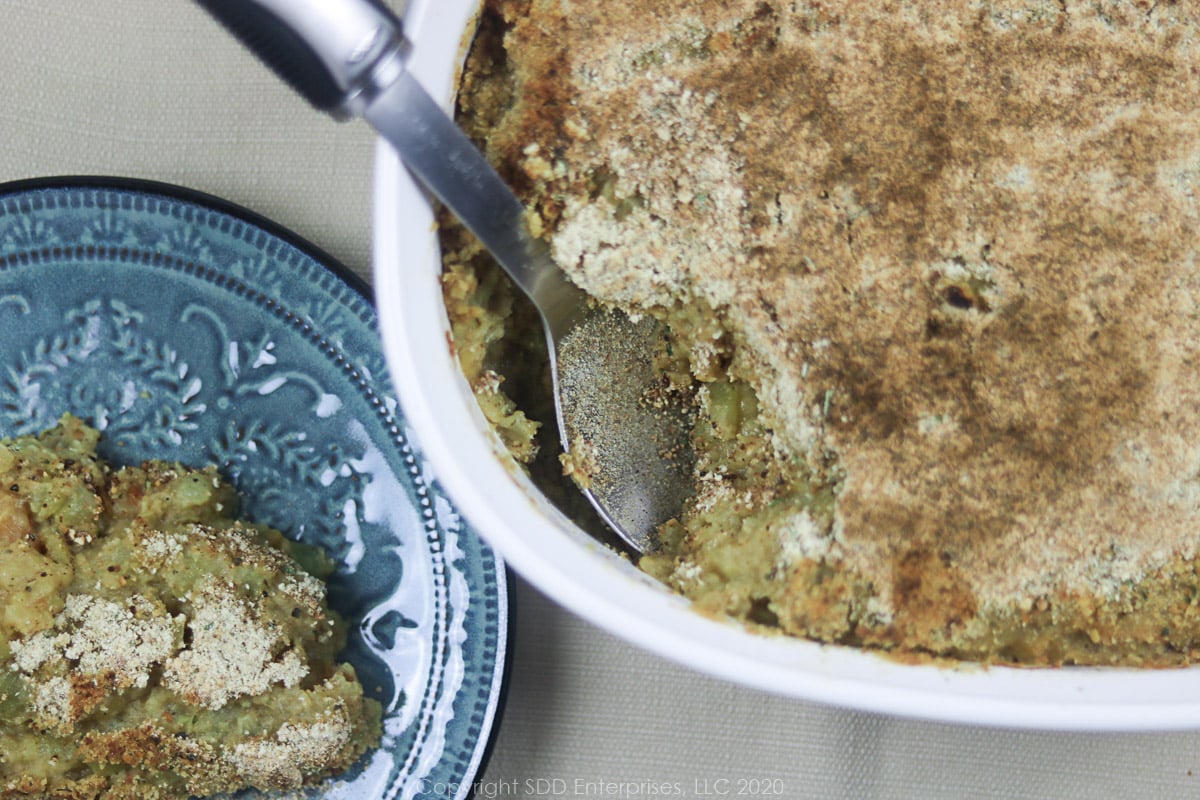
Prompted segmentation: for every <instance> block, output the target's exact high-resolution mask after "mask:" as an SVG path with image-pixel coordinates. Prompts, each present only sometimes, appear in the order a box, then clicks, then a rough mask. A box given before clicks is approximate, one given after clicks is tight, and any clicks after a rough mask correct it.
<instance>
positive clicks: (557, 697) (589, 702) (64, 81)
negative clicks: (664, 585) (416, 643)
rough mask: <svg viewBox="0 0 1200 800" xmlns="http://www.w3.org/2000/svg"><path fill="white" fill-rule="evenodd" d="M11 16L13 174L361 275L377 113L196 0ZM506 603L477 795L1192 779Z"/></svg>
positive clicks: (1054, 786) (1198, 741) (1180, 785)
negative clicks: (167, 201)
mask: <svg viewBox="0 0 1200 800" xmlns="http://www.w3.org/2000/svg"><path fill="white" fill-rule="evenodd" d="M0 19H3V20H4V23H3V27H4V33H5V37H4V38H5V43H4V47H3V48H0V75H3V82H4V95H3V102H2V103H0V180H14V179H18V178H30V177H40V176H49V175H80V174H88V175H116V176H123V177H137V178H148V179H154V180H159V181H167V182H171V183H176V184H180V185H183V186H187V187H190V188H192V189H197V190H200V191H203V192H207V193H210V194H214V195H218V196H220V197H223V198H225V199H227V200H230V201H232V202H235V203H238V204H240V205H242V206H245V207H246V208H249V209H251V210H253V211H255V212H257V213H259V214H262V215H265V216H267V217H269V218H271V219H273V220H275V221H276V222H278V223H280V224H282V225H284V226H286V227H288V228H290V229H292V230H293V231H295V232H296V233H298V234H300V235H301V236H303V237H305V238H307V239H308V240H309V241H311V242H313V243H314V244H316V245H317V246H319V247H321V248H323V249H324V250H326V251H327V252H329V253H330V254H332V255H333V256H334V257H335V258H337V259H339V260H341V261H342V262H343V263H344V264H346V265H347V266H349V267H350V268H351V269H353V270H354V271H355V272H357V273H358V274H360V275H362V276H363V277H366V278H369V276H370V235H371V222H370V197H371V171H372V148H373V141H374V140H373V137H372V135H371V132H370V131H369V130H368V129H367V128H366V126H365V125H363V124H362V123H348V124H338V123H334V122H332V121H331V120H329V119H328V118H327V117H324V116H322V115H320V114H317V113H316V112H314V111H312V110H310V109H309V107H308V106H307V105H305V103H304V102H303V101H302V100H300V98H298V97H297V96H296V95H294V94H292V93H291V91H290V90H288V89H286V88H285V87H283V86H282V85H281V84H280V83H279V82H278V81H277V80H276V79H275V78H274V77H273V76H272V75H270V74H269V73H268V72H267V71H266V70H265V69H263V68H262V67H260V66H259V65H258V64H257V62H255V61H254V60H253V59H252V58H251V57H250V56H249V55H248V54H246V53H245V52H243V51H242V50H241V49H240V48H239V47H238V46H237V45H236V44H235V43H233V41H232V39H230V38H229V37H228V36H227V35H226V34H224V33H223V32H222V31H221V30H220V29H218V28H217V27H216V25H215V24H213V23H212V22H211V21H210V20H209V19H208V18H207V17H206V16H205V15H204V14H203V13H202V12H200V11H199V10H198V9H197V8H196V7H195V6H194V5H193V4H191V3H189V2H185V0H167V1H164V0H120V1H119V2H118V0H87V1H86V2H85V1H84V0H53V2H34V1H33V0H0ZM513 608H514V615H515V617H514V628H513V634H514V635H513V639H512V647H511V651H510V656H511V658H512V666H511V683H510V686H509V691H508V702H507V707H506V709H505V711H504V714H503V718H502V721H501V723H500V726H499V729H498V731H497V735H496V740H495V745H494V749H493V752H492V754H491V758H490V760H489V762H488V764H487V765H486V767H485V769H484V770H483V772H482V773H481V774H480V775H479V776H478V778H477V781H476V784H477V785H476V797H480V798H493V797H588V798H642V797H647V798H649V797H662V796H677V797H699V798H704V797H743V798H745V797H752V798H767V797H784V798H810V797H811V798H855V799H857V798H915V797H935V798H937V797H945V798H967V797H972V798H985V797H986V798H993V797H994V798H1020V797H1044V798H1061V799H1062V800H1070V799H1071V798H1088V799H1089V800H1091V799H1092V798H1098V797H1124V796H1129V797H1139V798H1145V797H1150V798H1153V797H1200V733H1163V734H1159V733H1146V734H1109V735H1101V734H1063V733H1045V732H1023V731H1011V730H988V729H983V728H970V727H962V726H952V725H941V724H932V723H926V722H920V721H911V720H899V719H892V718H887V717H883V716H875V715H870V714H864V713H857V712H847V711H843V710H840V709H834V708H827V707H822V706H818V705H813V704H808V703H802V702H795V701H791V700H784V699H780V698H777V697H774V696H771V695H768V694H764V693H761V692H757V691H750V690H746V689H742V688H738V687H735V686H731V685H728V684H725V683H722V682H719V681H715V680H712V679H709V678H707V677H703V676H700V675H697V674H694V673H692V672H690V671H688V670H686V669H683V668H680V667H678V666H675V665H674V664H671V663H668V662H666V661H663V660H661V659H658V658H656V657H654V656H650V655H647V654H645V653H642V652H639V651H637V650H635V649H633V648H631V647H629V646H627V645H625V644H624V643H622V642H621V641H619V640H617V639H615V638H613V637H611V636H609V635H608V634H605V633H603V632H601V631H598V630H597V629H595V628H594V627H592V626H591V625H589V624H588V623H585V622H583V621H581V620H579V619H577V618H575V617H573V616H571V615H570V614H568V613H566V612H564V611H562V610H561V609H559V608H558V607H556V606H555V605H554V604H553V603H551V602H549V601H548V600H546V599H544V598H543V597H541V596H540V595H539V594H538V593H537V592H536V591H534V590H533V589H531V588H529V587H528V586H527V585H526V584H524V583H522V582H521V581H520V580H519V578H518V579H517V581H516V592H515V597H514V603H513ZM1197 726H1198V729H1200V720H1197Z"/></svg>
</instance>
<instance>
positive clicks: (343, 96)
mask: <svg viewBox="0 0 1200 800" xmlns="http://www.w3.org/2000/svg"><path fill="white" fill-rule="evenodd" d="M196 2H197V3H198V4H199V5H200V6H202V7H203V8H204V9H205V10H207V11H208V12H209V13H210V14H211V15H212V16H214V17H215V18H216V19H217V20H218V21H219V22H221V23H222V24H223V25H224V26H225V27H226V28H227V29H228V30H229V31H230V32H231V33H232V34H233V35H234V36H236V37H237V38H238V39H240V40H241V41H242V43H243V44H244V45H246V46H247V47H248V48H249V49H250V50H251V51H252V52H253V53H254V54H255V55H257V56H258V57H259V58H260V59H261V60H262V61H263V62H264V63H266V64H267V66H269V67H271V68H272V69H273V70H274V71H275V73H276V74H277V75H278V76H279V77H281V78H282V79H283V80H284V81H286V82H287V83H288V84H289V85H291V87H292V88H293V89H295V90H296V91H297V92H299V93H300V94H301V95H303V96H304V97H305V98H306V99H307V100H308V101H309V102H310V103H311V104H312V105H313V106H315V107H316V108H317V109H319V110H321V111H325V112H327V113H330V114H331V115H333V116H334V117H335V118H337V119H342V120H345V119H353V118H357V117H361V118H363V119H365V120H366V121H367V122H369V123H370V124H371V125H372V126H373V127H374V128H375V129H376V130H377V131H378V132H379V133H380V134H381V135H382V136H383V137H384V138H385V139H386V140H387V141H388V142H389V143H390V144H391V145H392V147H393V148H394V149H395V150H396V152H397V154H398V155H399V156H400V159H401V160H402V161H403V162H404V164H405V166H406V167H407V168H408V169H409V171H410V172H411V173H412V174H413V175H414V176H415V177H416V179H417V180H418V181H419V182H420V183H421V184H422V185H423V186H424V187H425V188H426V189H427V190H429V192H430V193H431V194H432V195H433V196H434V197H436V198H437V199H438V200H440V201H441V202H442V203H443V204H444V205H445V206H446V207H447V208H448V209H449V210H450V211H451V212H453V213H454V215H455V216H457V217H458V218H459V220H460V221H462V223H463V224H464V225H465V226H466V228H467V229H468V230H470V231H471V232H472V233H473V234H474V235H475V236H476V237H478V239H479V240H480V241H481V242H482V243H483V245H484V246H485V247H486V248H487V249H488V251H490V252H491V254H492V256H493V257H494V258H495V259H496V261H497V262H498V263H499V264H500V266H501V267H502V268H503V269H504V270H505V271H506V272H507V273H508V274H509V275H510V276H511V277H512V278H513V280H514V281H515V282H516V283H517V285H518V286H519V287H520V288H521V289H522V290H523V291H524V292H525V294H526V295H528V296H529V298H530V300H532V301H533V304H534V306H535V307H536V308H537V310H538V312H539V314H540V316H541V321H542V326H543V329H544V333H545V337H546V343H547V349H548V351H549V357H550V374H551V377H552V379H553V381H552V382H553V387H554V407H555V416H556V418H557V423H558V428H559V432H560V436H561V439H562V443H563V449H564V450H565V451H566V452H567V456H568V463H570V464H571V465H572V472H573V473H574V475H575V476H576V483H577V484H578V485H579V486H580V489H581V490H582V491H583V493H584V495H585V496H586V497H587V498H588V500H589V501H590V502H591V504H592V506H593V507H594V508H595V509H596V511H597V512H598V513H599V515H600V517H601V518H602V519H603V520H604V522H605V523H607V525H608V526H609V527H610V528H611V529H612V530H613V531H614V532H615V533H616V534H617V535H618V536H619V537H620V538H621V539H623V540H624V541H625V542H626V543H627V544H628V545H629V546H630V547H632V548H633V549H634V550H635V551H637V552H646V551H649V550H651V549H653V547H654V541H655V540H654V533H655V529H656V528H657V527H658V526H659V525H661V524H662V523H663V522H666V521H667V520H669V519H671V518H672V517H673V516H675V515H676V514H678V513H679V511H680V509H681V508H682V506H683V504H684V502H685V501H686V499H687V498H688V496H689V495H690V494H691V491H692V466H693V461H694V457H693V454H692V451H691V448H690V445H689V431H690V427H691V426H690V421H689V409H688V408H687V407H686V404H682V403H678V402H664V401H663V400H662V389H663V386H662V384H661V374H660V373H659V372H658V371H657V370H656V369H655V368H654V357H655V355H654V354H655V352H656V349H657V348H658V347H660V346H661V344H662V340H663V329H662V326H661V325H660V324H659V323H658V322H657V321H655V320H654V319H653V318H651V317H649V316H643V317H641V318H639V319H633V318H631V317H630V316H628V315H626V314H624V313H623V312H621V311H617V310H612V309H606V308H604V307H602V306H600V305H598V304H596V303H594V302H592V301H590V300H589V298H588V297H587V295H586V294H584V292H583V291H581V290H580V289H579V288H578V287H576V286H575V284H573V283H572V282H571V281H570V280H569V279H568V278H567V276H566V275H565V274H564V273H563V271H562V270H561V269H560V268H559V266H558V265H557V264H556V263H555V262H554V260H553V259H552V258H551V255H550V251H549V248H548V247H547V245H546V243H545V242H543V241H542V240H540V239H538V238H536V237H534V236H533V235H531V234H530V232H529V229H528V227H527V224H526V222H525V208H524V206H523V205H522V204H521V201H520V200H518V199H517V197H516V195H515V194H513V192H512V190H511V189H510V188H509V187H508V185H507V184H506V183H505V182H504V180H503V179H502V178H501V177H500V176H499V174H497V172H496V171H495V170H494V169H493V168H492V167H491V165H490V164H489V163H488V161H487V159H486V158H485V157H484V156H483V155H482V154H481V153H480V152H479V150H478V149H477V148H476V147H475V146H474V144H472V142H471V141H470V139H469V138H468V137H467V136H466V134H464V133H463V132H462V130H460V129H459V127H458V126H457V125H456V124H455V123H454V121H453V119H451V118H450V116H449V115H448V114H447V113H446V112H445V111H443V110H442V108H441V107H440V106H439V105H438V104H437V102H436V101H435V100H434V99H433V98H432V97H430V96H429V94H428V93H427V92H426V91H425V90H424V89H423V88H422V87H421V85H420V84H419V83H418V82H417V80H416V79H415V78H414V77H413V75H412V74H411V73H410V72H409V71H408V70H407V69H406V66H405V62H406V59H407V55H408V53H409V51H410V50H411V44H410V43H409V41H408V40H407V39H405V37H404V32H403V26H402V24H401V22H400V20H399V18H397V17H396V15H395V14H393V13H392V12H391V11H390V10H389V9H388V8H387V7H386V6H385V5H383V3H382V2H379V0H196Z"/></svg>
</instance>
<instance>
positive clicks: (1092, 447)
mask: <svg viewBox="0 0 1200 800" xmlns="http://www.w3.org/2000/svg"><path fill="white" fill-rule="evenodd" d="M459 115H460V121H461V122H462V124H463V125H464V126H466V127H467V128H468V130H469V131H470V132H471V133H472V135H473V136H475V137H476V139H477V140H478V141H480V142H481V143H483V144H484V146H485V147H486V148H487V151H488V153H489V156H490V158H491V159H492V160H493V162H494V163H496V164H497V165H498V167H499V168H500V169H501V170H502V172H503V174H504V175H505V176H506V178H507V179H508V180H509V181H510V182H511V183H512V184H513V185H514V186H515V187H516V188H517V189H518V191H519V193H520V194H521V195H522V197H523V198H524V199H525V201H526V202H527V204H528V206H529V208H530V216H531V218H532V219H534V220H535V223H534V226H535V228H537V229H538V230H539V232H540V233H541V234H542V235H543V236H544V237H545V238H546V239H547V240H548V241H549V242H550V243H551V245H552V249H553V253H554V256H555V258H556V260H557V261H558V263H559V264H560V265H561V266H562V267H563V269H564V270H566V271H567V273H568V274H569V275H570V276H571V278H572V279H573V280H574V281H575V282H576V283H578V284H579V285H580V286H581V287H582V288H583V289H585V290H586V291H587V292H589V293H590V294H591V295H592V296H593V297H595V298H596V299H597V301H598V302H601V303H604V304H610V305H613V306H617V307H620V308H623V309H626V310H628V311H630V312H631V313H644V314H652V315H655V316H657V317H659V318H660V319H662V320H664V321H665V322H666V323H667V325H668V326H669V328H670V331H671V341H670V347H669V351H670V358H669V359H667V362H668V363H664V366H663V374H664V381H666V382H669V383H671V384H672V385H679V386H687V387H689V391H691V392H692V393H693V395H694V397H695V398H696V399H697V403H698V406H699V408H700V410H701V413H700V414H699V415H698V418H697V422H696V426H695V430H694V433H693V446H694V449H695V451H696V453H697V463H696V473H695V477H696V484H697V491H696V494H695V495H694V496H693V497H692V498H691V500H690V501H689V502H688V503H687V504H686V505H685V506H684V507H682V508H681V509H680V513H679V515H678V517H677V518H676V519H675V520H673V521H672V522H670V523H668V524H667V525H665V526H664V527H663V528H662V529H661V530H660V531H659V540H660V545H659V548H658V549H657V550H656V551H655V552H654V553H652V554H650V555H648V556H646V557H644V558H642V559H641V562H640V563H641V566H642V567H643V568H644V569H646V570H647V571H648V572H650V573H651V574H653V575H655V576H657V577H659V578H661V579H662V580H663V581H665V582H666V583H667V584H668V585H670V586H671V587H672V588H674V589H675V590H677V591H679V592H681V593H682V594H684V595H686V596H687V597H689V598H691V599H692V600H693V601H694V605H695V606H696V608H697V609H698V610H700V611H703V612H705V613H708V614H711V615H714V616H717V617H722V618H732V619H735V620H739V621H742V622H743V623H744V624H747V625H749V626H751V627H754V628H756V629H760V630H763V631H764V632H771V631H778V632H782V633H786V634H790V635H796V636H802V637H807V638H812V639H816V640H820V641H825V642H836V643H842V644H848V645H855V646H863V647H869V648H874V649H878V650H881V651H886V652H888V653H891V654H893V655H895V656H897V657H901V658H911V659H920V658H949V659H963V660H971V661H982V662H1015V663H1021V664H1032V665H1054V664H1122V665H1144V666H1166V665H1181V664H1187V663H1191V662H1193V661H1194V660H1196V658H1197V654H1198V650H1197V647H1198V644H1200V576H1197V561H1196V559H1197V555H1198V552H1197V542H1198V541H1200V537H1198V536H1197V531H1198V530H1200V525H1198V523H1200V483H1197V481H1198V479H1200V382H1198V381H1197V380H1196V375H1195V366H1196V364H1197V362H1198V360H1200V352H1198V350H1200V313H1198V312H1197V308H1198V307H1200V264H1198V259H1197V255H1198V252H1200V248H1198V247H1197V241H1198V238H1197V226H1198V224H1200V201H1198V199H1197V195H1196V193H1195V191H1194V189H1195V182H1196V178H1197V176H1200V128H1198V127H1197V126H1196V125H1195V124H1194V120H1195V119H1197V118H1198V115H1200V12H1196V11H1195V10H1194V9H1192V8H1191V7H1189V6H1186V5H1183V4H1166V3H1159V4H1151V3H1144V2H1139V1H1138V0H1110V1H1109V2H1104V3H1094V2H1075V0H1067V2H1057V1H1055V2H1048V1H1044V0H955V1H952V0H939V1H936V2H911V1H909V0H896V2H885V3H879V2H868V1H867V0H861V1H858V0H840V1H839V2H821V3H817V2H800V3H794V2H780V1H779V0H732V1H731V2H722V3H717V2H707V1H706V0H671V2H667V3H662V2H653V3H651V2H647V0H615V2H612V3H605V4H603V6H602V7H600V6H597V7H594V8H593V7H590V6H580V5H578V4H572V5H571V7H570V9H569V10H568V9H567V8H565V4H563V3H561V2H557V0H489V2H488V3H487V5H486V10H485V14H484V18H483V22H482V24H481V29H480V32H479V36H478V38H477V40H476V43H475V45H474V48H473V50H472V52H471V55H470V57H469V59H468V63H467V66H466V69H465V72H464V77H463V81H462V85H461V91H460V95H459ZM450 236H451V237H452V236H453V234H450ZM447 241H448V242H450V243H451V246H449V247H448V248H447V253H448V260H447V278H446V286H447V302H448V307H449V308H450V309H451V315H452V318H454V319H455V320H456V322H458V323H459V324H458V326H457V327H456V329H455V333H456V337H457V338H456V342H457V343H458V346H459V348H460V352H463V351H464V350H471V351H472V352H477V353H479V354H481V357H480V359H479V360H478V361H477V364H478V365H479V371H477V372H476V373H475V374H476V375H482V374H489V375H491V376H492V377H491V378H489V379H488V381H487V382H486V387H487V391H490V392H492V393H493V394H496V395H499V396H505V391H504V388H501V387H502V385H503V387H505V388H507V386H508V384H507V383H505V384H502V382H501V381H502V379H501V377H500V376H501V375H503V374H504V373H503V372H502V371H501V370H498V369H496V368H495V367H494V365H493V364H491V363H490V362H489V361H488V359H489V358H491V357H492V356H494V355H495V354H498V353H501V352H504V351H505V350H506V348H511V347H512V346H513V345H511V344H507V343H508V342H510V341H513V340H523V339H525V338H529V337H532V338H536V335H537V334H536V329H534V328H523V327H522V326H521V324H520V322H519V321H520V319H521V315H520V313H516V314H514V313H510V312H511V310H512V305H511V303H512V302H513V301H511V300H505V302H504V303H503V304H499V305H497V304H489V303H488V302H485V300H486V298H484V297H483V295H481V294H480V293H479V287H485V286H486V287H489V292H491V294H490V295H489V297H492V298H495V297H500V296H504V297H507V295H504V294H503V292H504V290H503V289H501V288H498V287H499V282H498V281H497V279H496V278H494V277H492V276H491V273H490V272H489V271H488V269H489V268H488V266H487V264H486V259H483V258H479V257H476V256H471V255H470V254H469V253H467V249H469V248H467V246H466V245H463V244H462V243H461V242H459V243H458V244H457V245H455V244H454V241H455V240H453V238H450V239H448V240H447ZM464 287H473V288H471V289H470V290H466V289H464ZM473 314H474V315H476V319H477V320H486V322H484V323H477V324H476V331H479V330H482V329H483V328H486V330H487V332H488V333H487V337H486V338H484V339H480V338H472V331H471V330H469V329H468V327H466V326H464V325H463V324H462V321H463V320H464V319H466V318H469V317H471V316H472V315H473ZM489 354H491V355H489ZM464 363H466V362H464ZM495 363H500V362H495ZM465 368H466V369H467V371H468V374H471V371H472V367H471V366H470V364H467V365H466V367H465ZM484 393H485V394H486V392H484ZM509 399H510V400H511V397H510V398H509ZM518 408H520V404H519V403H515V404H514V405H513V406H512V408H511V409H509V411H508V414H509V415H510V417H512V418H515V416H514V415H517V414H521V413H522V412H520V411H518V410H517V409H518ZM533 416H534V415H533V413H532V412H530V417H533ZM534 418H536V417H534ZM522 419H524V420H526V421H527V420H528V419H529V417H522ZM494 421H496V422H497V424H498V425H499V427H500V429H501V430H502V431H504V432H505V433H504V434H503V435H505V436H508V437H509V438H510V439H512V440H513V441H514V442H515V443H516V444H515V448H516V452H518V453H524V454H529V453H532V452H533V451H534V447H535V438H534V431H533V430H532V429H531V428H532V426H526V427H525V428H524V429H521V428H520V426H514V425H509V424H507V422H506V421H505V420H503V419H497V420H494Z"/></svg>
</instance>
